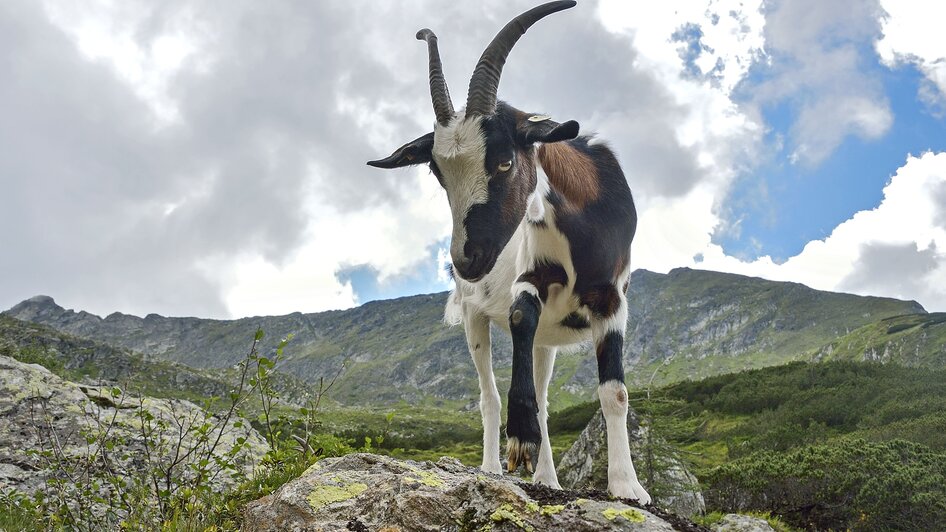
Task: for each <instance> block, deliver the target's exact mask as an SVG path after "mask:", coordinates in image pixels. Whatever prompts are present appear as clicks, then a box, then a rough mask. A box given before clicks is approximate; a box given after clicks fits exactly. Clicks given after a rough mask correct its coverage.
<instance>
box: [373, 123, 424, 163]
mask: <svg viewBox="0 0 946 532" xmlns="http://www.w3.org/2000/svg"><path fill="white" fill-rule="evenodd" d="M433 147H434V132H433V131H431V132H430V133H428V134H426V135H424V136H422V137H418V138H416V139H414V140H412V141H410V142H408V143H407V144H405V145H403V146H401V147H400V148H398V149H396V150H394V153H392V154H391V155H389V156H388V157H385V158H384V159H378V160H377V161H368V166H374V167H375V168H401V167H403V166H412V165H415V164H424V163H429V162H430V150H431V149H432V148H433Z"/></svg>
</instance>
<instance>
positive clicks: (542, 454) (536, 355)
mask: <svg viewBox="0 0 946 532" xmlns="http://www.w3.org/2000/svg"><path fill="white" fill-rule="evenodd" d="M532 353H533V367H534V369H533V371H532V376H533V380H534V381H535V396H536V398H537V399H538V402H539V431H540V432H541V434H542V443H541V446H540V447H539V462H538V464H537V465H536V467H535V475H533V477H532V481H533V482H535V483H537V484H545V485H546V486H549V487H550V488H555V489H559V490H560V489H562V487H561V486H560V485H559V483H558V475H556V473H555V461H554V460H553V459H552V442H551V441H550V440H549V424H548V420H549V403H548V394H549V382H550V381H551V380H552V368H553V367H554V366H555V348H554V347H539V346H536V347H535V348H534V349H533V351H532Z"/></svg>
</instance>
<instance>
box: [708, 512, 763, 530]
mask: <svg viewBox="0 0 946 532" xmlns="http://www.w3.org/2000/svg"><path fill="white" fill-rule="evenodd" d="M710 528H711V530H713V532H775V529H774V528H772V525H770V524H769V522H768V521H766V520H765V519H762V518H760V517H752V516H751V515H741V514H726V515H724V516H723V518H722V519H720V520H719V521H717V522H715V523H713V525H712V527H710Z"/></svg>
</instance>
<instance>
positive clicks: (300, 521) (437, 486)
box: [243, 453, 705, 532]
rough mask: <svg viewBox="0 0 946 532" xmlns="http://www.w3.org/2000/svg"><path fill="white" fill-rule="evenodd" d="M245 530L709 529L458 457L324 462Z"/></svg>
mask: <svg viewBox="0 0 946 532" xmlns="http://www.w3.org/2000/svg"><path fill="white" fill-rule="evenodd" d="M243 529H244V530H246V531H277V530H292V531H326V532H327V531H344V530H358V531H368V530H370V531H385V532H396V531H404V532H408V531H427V530H429V531H439V530H444V531H480V530H492V531H497V532H501V531H513V530H515V531H523V530H526V531H543V530H568V531H572V532H582V531H589V532H590V531H599V530H639V531H658V530H660V531H663V530H666V531H670V530H705V529H703V528H701V527H698V526H696V525H694V524H693V523H690V522H689V521H686V520H685V519H681V518H677V517H676V516H672V515H669V514H666V513H665V512H662V511H661V510H659V509H657V508H654V507H650V506H648V507H645V508H641V507H636V506H634V505H633V503H632V502H631V501H622V500H609V499H608V497H607V495H606V494H604V493H602V492H594V493H592V492H584V493H580V492H575V491H560V490H552V489H549V488H547V487H544V486H538V485H533V484H522V483H519V482H518V479H516V478H514V477H508V476H506V477H502V476H498V475H491V474H485V473H482V472H480V470H479V469H473V468H469V467H465V466H463V465H462V464H460V462H458V461H457V460H455V459H453V458H446V457H444V458H441V459H440V460H439V461H438V462H436V463H432V462H413V461H409V460H407V461H402V460H397V459H394V458H390V457H386V456H378V455H374V454H365V453H359V454H351V455H347V456H344V457H341V458H327V459H324V460H322V461H320V462H317V463H316V464H315V465H313V466H312V467H311V468H309V470H307V471H306V472H305V473H303V474H302V476H300V477H299V478H297V479H295V480H293V481H291V482H289V483H287V484H285V485H284V486H282V487H281V488H280V489H278V490H277V491H276V492H274V493H273V494H271V495H268V496H266V497H263V498H262V499H259V500H257V501H254V502H252V503H250V504H249V505H248V506H247V508H246V513H245V521H244V525H243Z"/></svg>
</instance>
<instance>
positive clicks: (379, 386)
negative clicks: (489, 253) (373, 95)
mask: <svg viewBox="0 0 946 532" xmlns="http://www.w3.org/2000/svg"><path fill="white" fill-rule="evenodd" d="M629 298H630V301H631V309H630V315H629V318H628V341H627V345H626V347H625V349H626V357H625V366H626V369H627V370H628V371H629V374H628V380H629V383H632V384H637V385H640V384H642V383H643V384H646V383H648V382H651V381H653V382H654V383H666V382H674V381H679V380H682V379H686V378H699V377H703V376H708V375H715V374H719V373H726V372H730V371H737V370H741V369H747V368H755V367H763V366H769V365H775V364H779V363H783V362H785V361H788V360H793V359H796V358H799V357H804V356H810V353H811V352H813V351H814V350H817V349H819V348H821V347H822V346H825V345H827V344H829V343H831V342H833V341H835V340H837V339H838V338H840V337H842V336H845V335H847V334H849V333H851V332H852V331H854V330H856V329H858V328H860V327H863V326H865V325H869V324H871V323H874V322H877V321H878V320H881V319H885V318H890V317H893V316H899V315H905V314H909V315H922V314H925V310H924V309H923V308H922V307H921V306H920V305H919V304H917V303H916V302H912V301H899V300H895V299H889V298H877V297H861V296H854V295H849V294H837V293H830V292H822V291H817V290H812V289H810V288H807V287H805V286H803V285H799V284H795V283H779V282H772V281H766V280H762V279H756V278H749V277H744V276H739V275H732V274H723V273H717V272H708V271H699V270H690V269H677V270H673V271H671V272H670V273H669V274H666V275H664V274H656V273H652V272H648V271H646V270H638V271H636V272H634V275H633V277H632V281H631V287H630V291H629ZM445 300H446V294H445V293H440V294H431V295H420V296H412V297H405V298H400V299H393V300H387V301H375V302H371V303H367V304H365V305H362V306H360V307H357V308H353V309H349V310H344V311H331V312H321V313H313V314H302V313H294V314H289V315H286V316H265V317H252V318H242V319H238V320H208V319H199V318H166V317H162V316H158V315H156V314H149V315H148V316H146V317H144V318H140V317H136V316H129V315H126V314H121V313H114V314H111V315H109V316H107V317H105V318H101V317H98V316H95V315H92V314H89V313H87V312H84V311H79V312H75V311H72V310H66V309H64V308H62V307H60V306H59V305H57V304H56V303H55V301H53V300H52V299H51V298H49V297H45V296H38V297H35V298H32V299H29V300H26V301H24V302H22V303H20V304H18V305H16V306H15V307H13V308H11V309H10V310H8V311H7V312H6V314H8V315H9V316H11V317H14V318H17V319H20V320H25V321H30V322H34V323H40V324H44V325H47V326H49V327H52V328H54V329H56V330H58V331H62V332H66V333H69V334H72V335H76V336H79V337H83V338H93V339H95V340H98V341H101V342H105V343H107V344H110V345H115V346H120V347H122V348H127V349H131V350H134V351H136V352H139V353H142V354H144V355H146V356H147V357H148V358H149V359H153V360H165V361H173V362H179V363H183V364H186V365H188V366H193V367H197V368H213V369H216V368H228V367H231V366H232V365H233V364H235V363H237V362H238V361H239V360H240V359H241V358H242V356H243V353H244V351H245V349H246V346H247V344H248V341H249V340H250V339H251V338H252V335H253V333H254V332H255V330H256V328H257V327H262V328H263V329H264V330H265V331H266V333H267V339H266V341H265V342H264V344H263V350H264V352H265V351H266V350H267V349H272V348H273V347H274V346H275V343H276V342H277V341H278V340H279V338H281V337H284V336H285V335H287V334H290V333H291V334H293V336H294V339H293V340H292V342H291V343H290V345H289V347H288V348H287V349H286V356H285V359H284V361H283V362H282V363H281V366H280V370H281V371H283V372H285V373H287V374H289V375H292V376H294V377H297V378H299V379H300V380H302V381H304V382H314V381H317V380H318V379H319V378H320V377H324V378H331V377H333V376H334V375H335V374H339V379H338V381H339V382H338V385H337V386H336V388H335V389H334V390H333V398H334V399H336V400H339V401H341V402H342V403H346V404H367V403H372V404H379V403H386V404H390V403H396V402H400V401H406V402H408V403H410V404H429V405H434V406H436V405H444V406H471V405H474V404H475V397H476V396H477V385H476V376H475V371H474V369H473V365H472V364H471V363H470V362H469V355H468V353H467V350H466V345H465V341H464V339H463V332H462V330H461V329H460V328H458V327H454V328H448V327H445V326H444V325H443V324H442V323H441V316H442V309H443V305H444V302H445ZM266 342H268V343H266ZM493 343H494V367H495V368H496V370H497V373H498V380H499V382H500V386H501V387H502V386H504V385H506V384H507V383H508V375H509V371H510V365H511V356H510V344H509V339H508V335H507V334H506V333H503V332H501V331H499V330H494V334H493ZM573 351H574V352H572V353H570V354H562V355H560V357H559V361H558V363H557V368H556V374H555V377H554V381H553V385H552V391H551V395H552V401H553V408H558V407H559V406H566V405H568V404H573V403H575V402H578V401H581V400H583V399H585V398H589V397H591V396H592V395H593V390H594V384H595V382H596V378H597V377H596V368H595V362H594V357H591V356H585V351H586V349H581V348H579V349H577V350H573Z"/></svg>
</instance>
